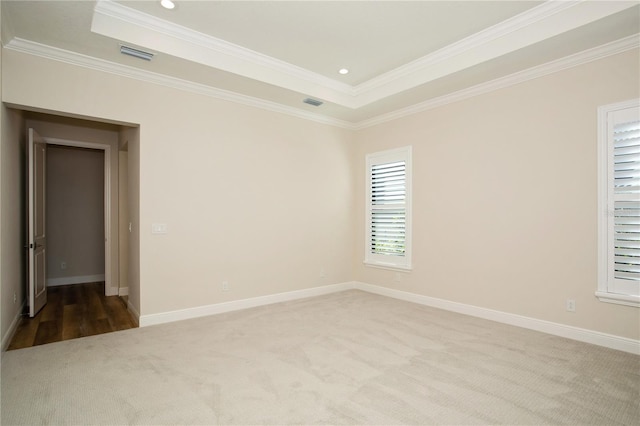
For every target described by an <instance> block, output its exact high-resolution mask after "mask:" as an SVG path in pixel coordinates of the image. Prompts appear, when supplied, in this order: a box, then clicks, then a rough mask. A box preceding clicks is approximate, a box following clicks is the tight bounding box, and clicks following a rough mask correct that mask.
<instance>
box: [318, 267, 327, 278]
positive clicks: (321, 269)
mask: <svg viewBox="0 0 640 426" xmlns="http://www.w3.org/2000/svg"><path fill="white" fill-rule="evenodd" d="M326 275H327V274H326V273H325V272H324V268H320V278H324V277H325V276H326Z"/></svg>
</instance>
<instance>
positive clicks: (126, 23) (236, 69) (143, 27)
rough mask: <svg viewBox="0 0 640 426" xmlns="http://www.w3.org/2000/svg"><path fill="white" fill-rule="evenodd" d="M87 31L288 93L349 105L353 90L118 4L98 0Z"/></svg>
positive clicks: (241, 47) (338, 82) (284, 63)
mask: <svg viewBox="0 0 640 426" xmlns="http://www.w3.org/2000/svg"><path fill="white" fill-rule="evenodd" d="M91 31H92V32H94V33H96V34H100V35H103V36H106V37H111V38H115V39H118V40H122V41H125V42H128V43H133V44H136V45H138V46H143V47H144V48H147V49H155V50H157V51H159V52H163V53H166V54H169V55H172V56H176V57H178V58H182V59H186V60H189V61H193V62H196V63H200V64H203V65H206V66H209V67H213V68H217V69H221V70H224V71H227V72H231V73H234V74H237V75H240V76H243V77H248V78H251V79H253V80H257V81H261V82H264V83H268V84H272V85H275V86H279V87H282V88H285V89H288V90H293V91H296V92H300V93H310V94H315V95H314V96H318V94H319V93H322V94H323V95H324V97H323V99H326V100H328V101H331V102H335V103H337V104H339V105H344V106H353V105H351V104H353V101H354V95H353V88H352V87H351V86H350V85H348V84H346V83H343V82H341V81H338V80H335V79H332V78H329V77H325V76H323V75H321V74H318V73H315V72H312V71H309V70H307V69H304V68H302V67H299V66H296V65H293V64H290V63H288V62H285V61H282V60H280V59H276V58H273V57H271V56H267V55H264V54H262V53H259V52H256V51H253V50H251V49H247V48H246V47H243V46H239V45H237V44H234V43H230V42H228V41H226V40H222V39H219V38H216V37H213V36H210V35H208V34H204V33H201V32H198V31H194V30H192V29H190V28H187V27H183V26H181V25H178V24H175V23H173V22H170V21H166V20H164V19H161V18H158V17H155V16H152V15H148V14H146V13H144V12H141V11H138V10H135V9H131V8H129V7H127V6H124V5H122V4H120V3H115V2H112V1H108V0H107V1H105V0H100V1H98V2H97V4H96V7H95V9H94V13H93V19H92V21H91Z"/></svg>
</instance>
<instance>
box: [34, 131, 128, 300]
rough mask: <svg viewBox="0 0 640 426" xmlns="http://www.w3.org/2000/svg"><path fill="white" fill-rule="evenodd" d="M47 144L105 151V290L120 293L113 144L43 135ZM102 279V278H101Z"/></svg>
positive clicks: (106, 294)
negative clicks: (114, 269)
mask: <svg viewBox="0 0 640 426" xmlns="http://www.w3.org/2000/svg"><path fill="white" fill-rule="evenodd" d="M42 138H43V139H44V140H45V142H46V143H47V144H50V145H61V146H72V147H76V148H90V149H100V150H103V151H104V278H103V280H104V291H105V296H115V295H117V294H118V287H117V286H114V285H113V282H112V277H111V266H112V265H111V145H109V144H103V143H94V142H84V141H74V140H68V139H59V138H49V137H44V136H43V137H42ZM100 281H102V280H100ZM85 282H86V281H85Z"/></svg>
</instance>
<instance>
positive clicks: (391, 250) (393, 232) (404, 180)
mask: <svg viewBox="0 0 640 426" xmlns="http://www.w3.org/2000/svg"><path fill="white" fill-rule="evenodd" d="M410 154H411V149H410V147H407V148H401V149H397V150H391V151H384V152H379V153H375V154H370V155H368V156H367V234H366V238H367V239H366V242H365V263H368V264H372V265H377V266H384V267H392V268H401V269H409V268H410V267H411V258H410V247H411V246H410V195H411V193H410V186H411V164H410V160H411V155H410Z"/></svg>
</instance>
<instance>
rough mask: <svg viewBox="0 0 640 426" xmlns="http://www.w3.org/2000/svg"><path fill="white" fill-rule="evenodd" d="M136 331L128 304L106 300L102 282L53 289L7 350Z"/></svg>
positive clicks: (26, 318) (107, 298)
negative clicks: (103, 334)
mask: <svg viewBox="0 0 640 426" xmlns="http://www.w3.org/2000/svg"><path fill="white" fill-rule="evenodd" d="M135 327H137V325H136V323H135V320H134V319H133V317H132V316H131V314H130V313H129V311H128V310H127V305H126V302H125V301H124V300H123V299H122V298H120V297H118V296H108V297H107V296H105V295H104V283H103V282H102V283H89V284H74V285H65V286H57V287H50V288H49V289H48V290H47V304H46V305H45V307H44V308H42V310H41V311H40V312H39V313H38V315H36V316H35V317H34V318H29V317H28V316H25V317H23V318H22V319H21V321H20V324H19V325H18V329H17V330H16V334H15V335H14V336H13V339H12V340H11V343H10V344H9V347H8V350H12V349H21V348H27V347H30V346H37V345H43V344H46V343H52V342H59V341H61V340H69V339H75V338H78V337H84V336H93V335H95V334H102V333H109V332H112V331H118V330H126V329H129V328H135Z"/></svg>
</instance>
